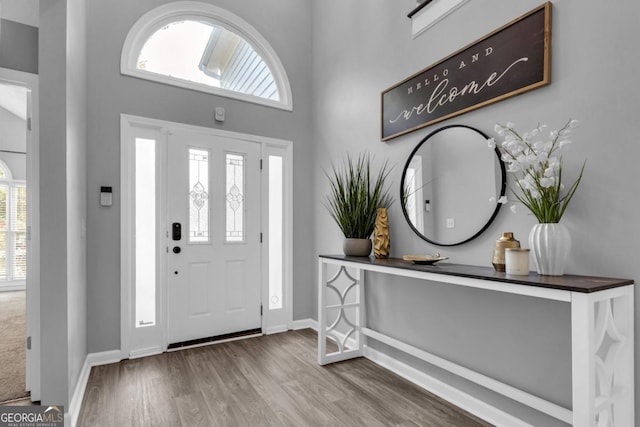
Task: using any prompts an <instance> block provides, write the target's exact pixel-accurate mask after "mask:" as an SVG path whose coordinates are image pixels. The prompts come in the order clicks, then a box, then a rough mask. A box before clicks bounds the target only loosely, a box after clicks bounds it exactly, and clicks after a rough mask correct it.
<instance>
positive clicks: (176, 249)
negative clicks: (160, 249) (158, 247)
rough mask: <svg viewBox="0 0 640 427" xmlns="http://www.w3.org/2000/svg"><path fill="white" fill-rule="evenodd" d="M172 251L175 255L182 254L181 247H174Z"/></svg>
mask: <svg viewBox="0 0 640 427" xmlns="http://www.w3.org/2000/svg"><path fill="white" fill-rule="evenodd" d="M172 250H173V253H174V254H179V253H180V252H182V249H180V246H174V247H173V249H172Z"/></svg>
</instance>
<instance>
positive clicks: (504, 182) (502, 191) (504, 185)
mask: <svg viewBox="0 0 640 427" xmlns="http://www.w3.org/2000/svg"><path fill="white" fill-rule="evenodd" d="M451 128H466V129H470V130H472V131H474V132H477V133H478V134H480V135H481V136H482V137H483V138H484V139H485V140H488V139H489V137H488V136H487V135H486V134H485V133H484V132H482V131H480V130H478V129H476V128H474V127H471V126H467V125H458V124H452V125H447V126H443V127H441V128H438V129H436V130H434V131H433V132H431V133H429V134H428V135H427V136H425V137H424V138H422V140H420V142H419V143H418V145H416V147H415V148H414V149H413V150H412V151H411V154H409V157H408V158H407V163H406V164H405V165H404V168H403V170H402V179H401V180H400V205H402V213H403V214H404V218H405V220H406V221H407V224H409V227H411V230H413V232H414V233H415V234H417V235H418V236H419V237H420V238H421V239H422V240H425V241H427V242H429V243H431V244H432V245H437V246H458V245H462V244H463V243H467V242H469V241H471V240H473V239H475V238H476V237H478V236H479V235H481V234H482V233H483V232H484V231H485V230H486V229H487V228H489V226H490V225H491V223H492V222H493V221H494V220H495V218H496V216H497V215H498V212H499V211H500V208H501V207H502V203H498V202H497V201H496V208H495V210H494V211H493V213H492V214H491V217H490V218H489V220H488V221H487V222H486V224H484V225H483V226H482V227H481V228H480V230H479V231H478V232H477V233H475V234H474V235H473V236H471V237H469V238H468V239H465V240H462V241H460V242H455V243H439V242H436V241H433V240H431V239H430V238H428V237H427V236H425V235H424V234H422V233H420V232H419V231H418V229H416V227H415V226H414V225H413V223H412V222H411V220H410V219H409V213H408V212H407V208H406V206H405V204H404V202H403V197H404V191H403V190H404V184H405V177H406V175H407V169H408V168H409V164H410V163H411V159H412V158H413V156H414V155H415V154H416V152H417V151H418V150H419V149H420V147H422V145H423V144H424V143H425V142H427V141H428V140H429V138H431V137H432V136H434V135H436V134H438V133H440V132H442V131H445V130H447V129H451ZM494 150H495V153H496V156H497V157H498V164H499V165H500V175H501V178H502V185H501V188H500V195H499V196H498V197H502V196H504V195H505V194H506V189H507V171H506V168H505V165H504V162H503V161H502V156H501V154H500V150H498V147H496V148H495V149H494Z"/></svg>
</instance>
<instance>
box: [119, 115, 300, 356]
mask: <svg viewBox="0 0 640 427" xmlns="http://www.w3.org/2000/svg"><path fill="white" fill-rule="evenodd" d="M143 129H144V131H145V132H146V131H153V132H156V135H157V138H158V139H157V140H158V143H159V146H160V147H161V148H160V150H162V149H163V147H166V144H167V134H168V133H169V132H171V130H186V131H193V132H198V133H205V134H208V135H211V136H214V137H224V138H230V139H236V140H241V141H245V142H253V143H258V144H260V145H261V152H262V157H263V159H264V157H265V154H267V153H273V152H274V150H277V151H278V152H279V153H282V157H283V165H284V172H285V177H284V179H285V185H284V187H285V195H284V196H285V198H284V200H285V202H284V205H285V206H284V210H285V211H284V214H285V221H284V230H283V231H284V234H285V235H284V245H285V248H284V254H283V258H284V289H283V295H284V298H283V299H284V301H285V306H286V311H285V313H286V316H285V318H286V321H285V323H286V324H284V325H272V324H270V323H269V319H270V316H269V314H268V312H269V310H268V307H269V304H268V280H267V279H268V278H267V277H265V275H264V274H263V280H262V296H261V300H262V305H263V307H264V315H263V317H262V331H263V333H267V332H275V331H279V330H284V329H291V328H292V326H293V307H292V303H293V298H292V288H293V284H292V282H293V280H292V277H293V274H292V272H293V250H292V242H293V239H292V235H293V221H292V218H293V202H292V192H293V184H292V182H293V180H292V171H293V155H292V149H293V143H292V142H291V141H286V140H281V139H275V138H269V137H264V136H258V135H250V134H243V133H237V132H230V131H224V130H219V129H212V128H207V127H201V126H194V125H188V124H183V123H177V122H170V121H165V120H158V119H151V118H146V117H140V116H133V115H129V114H121V115H120V186H121V189H120V194H121V198H120V206H121V211H120V223H121V225H120V260H121V262H120V268H121V275H120V303H121V310H120V313H121V319H120V322H121V323H120V343H121V344H120V345H121V356H122V357H123V358H129V357H142V356H146V355H150V354H156V353H159V352H162V351H166V349H167V346H168V340H167V322H166V320H167V319H166V315H167V310H166V308H167V306H166V304H167V301H166V295H167V280H166V274H164V273H163V272H164V271H165V270H166V268H165V265H166V256H162V257H161V258H162V260H161V261H160V262H161V263H162V264H163V265H161V266H160V269H159V274H158V276H157V277H158V281H159V283H158V285H157V291H158V292H159V298H158V307H157V321H156V324H157V325H158V331H157V335H155V337H154V338H153V339H152V340H153V341H154V343H153V344H149V342H146V343H145V344H144V345H143V347H142V348H140V347H138V346H136V344H137V343H135V342H134V340H133V339H132V338H133V333H134V331H135V330H134V327H135V325H134V321H133V319H134V314H135V313H134V307H133V292H134V282H133V277H134V274H133V273H134V264H133V262H132V260H133V256H132V255H133V253H134V252H133V251H134V247H133V238H132V230H133V225H134V217H133V213H134V210H133V208H134V202H135V200H134V199H133V197H134V192H133V184H134V179H133V178H134V173H135V171H134V169H133V160H134V159H133V155H132V154H133V150H132V147H131V146H132V144H131V142H132V141H133V140H134V139H135V135H136V131H137V130H143ZM160 159H161V163H162V164H161V165H158V167H159V168H160V169H161V172H160V174H159V181H160V182H159V186H158V187H161V188H162V191H164V189H165V188H166V182H165V180H166V156H165V155H164V154H163V155H161V156H160ZM265 181H266V178H264V174H263V178H262V182H263V183H264V182H265ZM261 185H262V186H263V188H264V184H261ZM160 197H161V199H162V200H164V198H165V195H164V194H162V192H161V194H160ZM267 202H268V200H267V199H266V198H265V197H263V198H262V200H261V209H262V212H267ZM162 210H163V211H164V212H162V214H161V216H160V222H159V224H161V225H160V227H161V228H162V230H163V232H162V236H165V234H166V233H165V232H164V231H165V229H166V228H167V220H166V208H163V209H162ZM166 231H168V229H167V230H166ZM262 231H263V233H266V232H267V230H266V229H265V228H264V227H263V230H262ZM163 242H164V239H163ZM265 246H266V245H264V244H263V248H262V251H261V253H262V257H263V263H262V264H263V265H264V264H265V262H266V261H267V259H268V258H267V256H268V252H267V251H266V250H265ZM165 255H166V254H165ZM278 318H279V319H280V318H281V316H278Z"/></svg>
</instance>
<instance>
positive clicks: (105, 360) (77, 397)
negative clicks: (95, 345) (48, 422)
mask: <svg viewBox="0 0 640 427" xmlns="http://www.w3.org/2000/svg"><path fill="white" fill-rule="evenodd" d="M121 356H122V352H121V351H120V350H111V351H103V352H101V353H90V354H87V357H86V358H85V359H84V364H83V365H82V370H81V371H80V375H79V376H78V381H77V382H76V386H75V388H74V389H73V395H72V396H71V402H69V408H68V409H67V411H66V412H65V414H64V425H65V426H71V427H75V425H76V423H77V422H78V416H79V415H80V409H81V408H82V400H83V399H84V392H85V390H86V388H87V383H88V381H89V374H90V373H91V368H92V367H94V366H100V365H107V364H109V363H116V362H119V361H120V360H121V359H122V357H121Z"/></svg>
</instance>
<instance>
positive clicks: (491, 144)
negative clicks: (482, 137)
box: [487, 138, 496, 148]
mask: <svg viewBox="0 0 640 427" xmlns="http://www.w3.org/2000/svg"><path fill="white" fill-rule="evenodd" d="M487 145H488V146H489V148H496V140H495V139H494V138H489V139H487Z"/></svg>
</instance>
